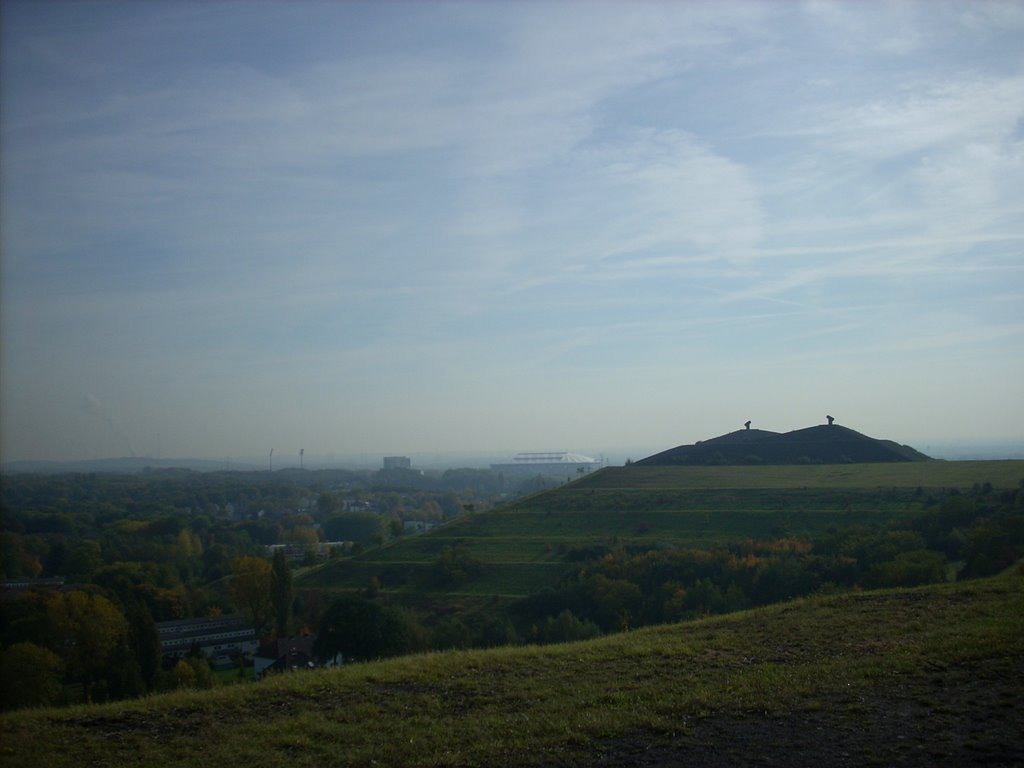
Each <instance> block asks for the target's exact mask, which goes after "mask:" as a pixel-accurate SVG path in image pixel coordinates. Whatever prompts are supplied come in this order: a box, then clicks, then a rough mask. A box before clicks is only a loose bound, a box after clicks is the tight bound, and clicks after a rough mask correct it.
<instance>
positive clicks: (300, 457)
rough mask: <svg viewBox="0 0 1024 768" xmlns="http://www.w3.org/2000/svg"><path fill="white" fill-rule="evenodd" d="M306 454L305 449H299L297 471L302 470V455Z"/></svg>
mask: <svg viewBox="0 0 1024 768" xmlns="http://www.w3.org/2000/svg"><path fill="white" fill-rule="evenodd" d="M305 452H306V449H305V448H299V469H302V455H303V454H304V453H305Z"/></svg>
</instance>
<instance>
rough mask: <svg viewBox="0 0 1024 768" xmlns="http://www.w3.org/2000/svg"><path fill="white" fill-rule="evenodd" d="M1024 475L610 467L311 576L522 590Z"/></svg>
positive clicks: (961, 465)
mask: <svg viewBox="0 0 1024 768" xmlns="http://www.w3.org/2000/svg"><path fill="white" fill-rule="evenodd" d="M1022 478H1024V461H971V462H943V461H929V462H909V463H899V464H852V465H850V464H847V465H820V466H799V467H797V466H770V467H768V466H765V467H678V468H677V467H640V466H629V467H620V468H609V469H605V470H602V471H600V472H597V473H594V474H593V475H590V476H587V477H584V478H582V479H580V480H578V481H576V482H574V483H571V484H569V485H566V486H563V487H561V488H558V489H555V490H552V491H548V492H545V493H540V494H536V495H534V496H531V497H529V498H526V499H523V500H520V501H518V502H515V503H512V504H509V505H507V506H505V507H502V508H499V509H496V510H492V511H489V512H486V513H481V514H476V515H470V516H467V517H464V518H461V519H459V520H456V521H454V522H452V523H450V524H448V525H445V526H443V527H440V528H438V529H435V530H434V531H432V532H431V533H429V534H426V535H423V536H419V537H413V538H409V539H405V540H400V541H398V542H396V543H394V544H392V545H390V546H387V547H384V548H382V549H379V550H374V551H371V552H368V553H366V554H364V555H361V556H360V557H357V558H354V559H351V560H346V561H343V562H338V563H333V564H331V565H329V566H327V567H325V568H323V569H320V570H319V571H316V572H313V573H311V574H308V575H306V576H304V577H303V579H302V580H300V582H299V586H300V587H315V588H318V589H322V590H327V591H332V590H337V591H346V590H357V589H363V588H365V587H366V585H367V584H368V583H369V582H370V580H371V579H373V578H376V579H377V580H378V581H379V582H380V584H381V586H382V588H383V590H384V591H385V592H388V593H392V594H394V595H397V596H401V595H410V594H445V595H451V594H461V595H469V596H477V597H484V596H499V597H501V598H514V597H521V596H525V595H528V594H531V593H533V592H536V591H537V590H539V589H541V588H543V587H545V586H548V585H550V584H553V583H555V582H556V581H557V580H558V579H559V578H560V577H561V576H562V575H563V574H564V573H566V572H567V571H569V570H571V569H572V568H573V567H574V560H573V558H574V552H578V551H579V550H582V549H586V548H588V547H595V546H611V547H614V546H618V545H631V544H635V545H642V546H654V545H658V544H668V545H680V546H695V547H706V546H711V545H716V544H728V543H730V542H736V541H743V540H746V539H767V538H773V537H778V536H785V535H795V536H814V535H815V534H817V533H820V532H821V531H824V530H826V529H827V528H829V527H830V526H836V527H845V526H848V525H851V524H860V525H880V524H884V523H885V522H886V521H888V520H889V519H891V518H892V517H893V516H898V515H905V514H908V513H911V512H913V511H915V510H920V509H921V508H922V505H924V504H925V503H926V502H927V500H928V497H929V495H931V494H938V493H940V492H941V491H942V489H948V488H970V487H971V486H972V485H974V484H975V483H979V484H983V483H990V484H991V485H992V486H993V487H995V488H997V489H998V488H1012V487H1016V485H1017V484H1018V483H1019V482H1020V481H1021V479H1022ZM446 548H456V549H461V550H465V551H466V552H467V553H469V555H471V556H472V557H473V558H475V559H477V560H479V561H480V562H482V563H483V564H484V566H485V567H484V569H483V570H482V572H481V573H480V574H479V575H478V576H477V577H475V578H473V579H472V580H467V581H466V582H465V583H460V584H455V585H453V584H448V583H444V582H438V581H437V580H436V579H434V578H433V570H432V563H433V562H434V561H435V560H436V559H437V558H438V557H439V556H440V555H441V553H442V552H444V551H445V549H446Z"/></svg>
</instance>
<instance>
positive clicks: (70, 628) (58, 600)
mask: <svg viewBox="0 0 1024 768" xmlns="http://www.w3.org/2000/svg"><path fill="white" fill-rule="evenodd" d="M47 620H48V624H49V639H50V643H51V644H52V647H53V650H54V651H56V652H57V653H58V654H60V655H61V656H62V657H63V658H64V661H65V663H66V664H67V669H68V675H69V676H70V677H71V678H72V679H75V680H79V681H80V682H81V683H82V687H83V692H84V696H85V700H86V701H89V700H90V698H91V688H92V685H93V683H94V682H95V681H96V680H97V679H98V678H99V677H100V676H101V675H102V674H103V672H104V671H105V670H106V669H107V666H108V665H109V663H110V661H111V658H112V657H113V655H114V651H115V650H116V649H117V647H118V644H119V643H121V641H122V640H125V639H126V637H127V635H128V621H127V620H126V619H125V617H124V614H123V613H121V611H120V610H118V608H117V606H115V605H114V604H113V603H112V602H110V601H109V600H108V599H107V598H105V597H103V596H102V595H95V594H90V593H88V592H82V591H80V590H76V591H74V592H66V593H63V594H56V595H53V597H52V598H50V600H49V602H48V603H47Z"/></svg>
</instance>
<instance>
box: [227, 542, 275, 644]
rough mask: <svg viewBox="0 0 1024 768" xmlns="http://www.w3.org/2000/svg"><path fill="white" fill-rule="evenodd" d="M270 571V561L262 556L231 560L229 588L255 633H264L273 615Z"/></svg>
mask: <svg viewBox="0 0 1024 768" xmlns="http://www.w3.org/2000/svg"><path fill="white" fill-rule="evenodd" d="M270 573H271V565H270V562H269V561H268V560H264V559H263V558H262V557H251V556H246V557H238V558H235V559H234V560H232V561H231V589H232V592H234V595H235V601H236V602H237V603H238V605H240V606H241V607H242V609H243V610H244V611H245V612H246V614H248V616H249V619H250V621H252V624H253V627H254V628H255V629H256V634H257V635H262V634H263V633H264V631H265V630H266V629H267V626H268V625H269V624H270V622H271V619H272V618H273V616H274V612H273V611H274V606H273V603H272V601H271V597H270V595H271V591H270Z"/></svg>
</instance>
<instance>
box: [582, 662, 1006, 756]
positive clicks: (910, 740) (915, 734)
mask: <svg viewBox="0 0 1024 768" xmlns="http://www.w3.org/2000/svg"><path fill="white" fill-rule="evenodd" d="M802 704H803V708H802V709H801V710H800V711H794V712H790V713H788V714H784V715H769V714H764V713H748V714H735V713H728V714H724V713H723V714H718V715H712V716H710V717H705V718H700V719H695V720H692V721H687V722H685V723H681V724H680V730H681V731H682V732H683V733H684V735H683V736H678V737H674V738H673V737H666V736H664V735H662V734H653V733H651V734H637V735H632V736H629V737H626V738H622V739H617V740H613V741H609V742H605V743H602V744H600V745H599V748H598V749H597V750H595V752H594V753H592V754H591V755H589V756H587V757H583V759H582V760H581V761H580V762H581V764H586V765H600V766H610V767H611V766H614V767H618V766H623V767H625V766H659V767H664V768H674V767H676V766H678V768H684V766H685V768H725V767H726V766H763V765H780V766H782V765H784V766H795V767H796V768H801V767H803V766H806V767H807V768H821V766H839V767H840V768H842V767H844V766H851V767H852V766H865V765H878V766H919V765H957V766H986V767H988V768H991V767H993V766H1024V659H1021V658H1000V659H988V660H984V661H981V662H978V663H974V664H971V665H969V666H959V667H954V668H947V669H944V670H934V669H922V670H921V671H920V673H915V674H913V675H904V676H899V677H896V678H895V679H893V680H892V681H891V682H887V683H885V684H884V685H880V686H877V687H875V688H872V689H870V690H866V691H865V690H860V691H851V692H850V693H849V694H846V695H844V694H834V695H831V696H830V697H829V698H828V699H827V700H818V701H808V702H803V703H802Z"/></svg>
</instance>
